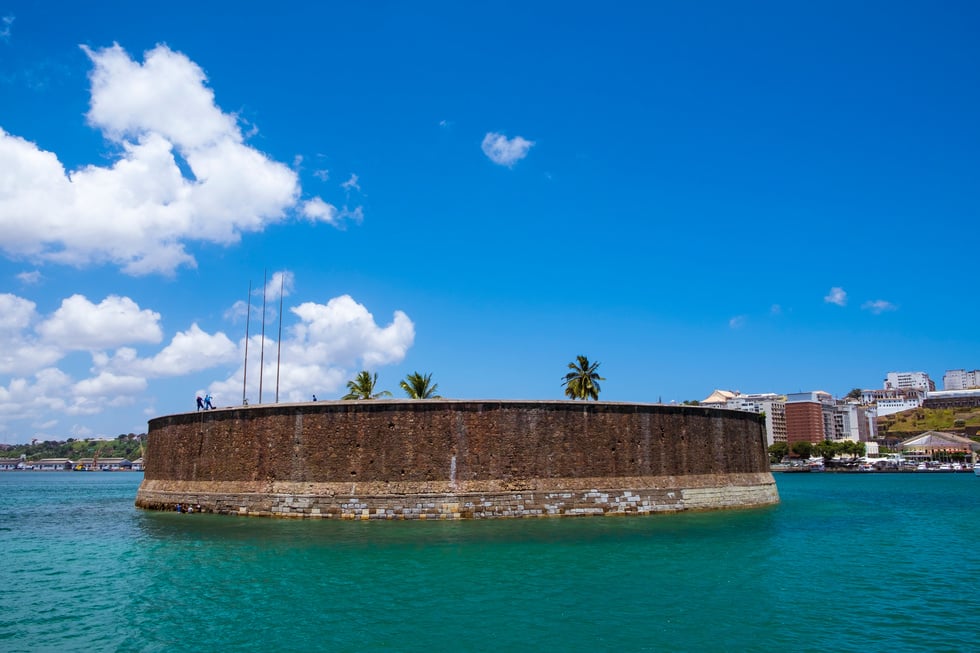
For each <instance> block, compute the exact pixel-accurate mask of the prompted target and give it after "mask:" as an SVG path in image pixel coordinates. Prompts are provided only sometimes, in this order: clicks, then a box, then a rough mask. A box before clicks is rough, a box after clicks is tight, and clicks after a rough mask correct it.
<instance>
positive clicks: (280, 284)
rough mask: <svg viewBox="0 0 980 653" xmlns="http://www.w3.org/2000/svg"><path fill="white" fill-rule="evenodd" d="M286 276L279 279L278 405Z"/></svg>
mask: <svg viewBox="0 0 980 653" xmlns="http://www.w3.org/2000/svg"><path fill="white" fill-rule="evenodd" d="M285 276H286V274H285V273H283V274H282V276H280V277H279V337H278V338H277V340H276V342H277V345H276V347H277V348H278V351H276V403H277V404H278V403H279V364H280V363H281V362H282V289H283V279H284V278H285Z"/></svg>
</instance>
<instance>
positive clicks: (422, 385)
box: [400, 372, 442, 399]
mask: <svg viewBox="0 0 980 653" xmlns="http://www.w3.org/2000/svg"><path fill="white" fill-rule="evenodd" d="M430 384H431V385H430ZM400 385H401V387H402V390H404V391H405V394H407V395H408V396H409V397H411V398H412V399H442V397H440V396H439V395H437V394H436V390H437V389H438V388H439V384H438V383H432V374H426V375H425V376H422V375H421V374H419V373H418V372H412V373H411V374H409V375H408V376H406V377H405V380H404V381H402V382H401V384H400Z"/></svg>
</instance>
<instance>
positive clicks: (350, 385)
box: [342, 370, 391, 400]
mask: <svg viewBox="0 0 980 653" xmlns="http://www.w3.org/2000/svg"><path fill="white" fill-rule="evenodd" d="M377 384H378V373H377V372H375V373H374V376H371V373H370V372H368V371H367V370H361V371H360V372H359V373H358V375H357V376H356V377H355V378H354V380H353V381H348V382H347V389H348V390H349V391H350V392H348V393H347V394H345V395H344V396H343V397H342V399H346V400H351V399H377V398H378V397H390V396H391V393H390V392H388V391H387V390H382V391H381V392H375V391H374V387H375V386H376V385H377Z"/></svg>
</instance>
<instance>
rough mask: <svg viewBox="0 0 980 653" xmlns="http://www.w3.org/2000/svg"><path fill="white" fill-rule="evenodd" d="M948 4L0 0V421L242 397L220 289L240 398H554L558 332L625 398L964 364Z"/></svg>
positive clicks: (975, 356)
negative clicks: (408, 392) (358, 381)
mask: <svg viewBox="0 0 980 653" xmlns="http://www.w3.org/2000/svg"><path fill="white" fill-rule="evenodd" d="M978 19H980V6H976V5H974V4H972V3H952V4H943V5H937V6H934V5H930V4H926V3H912V4H907V3H906V4H900V5H894V4H887V5H885V4H881V5H877V4H871V5H867V4H861V5H854V6H851V5H849V6H847V7H846V8H845V7H843V6H837V5H813V6H793V5H786V4H780V3H766V4H762V5H758V4H756V5H730V4H725V3H717V4H707V5H704V4H696V5H684V4H680V5H669V4H658V3H625V4H617V5H614V6H611V7H602V8H600V7H598V6H597V5H594V4H584V3H556V2H543V3H531V4H526V3H511V2H504V3H503V4H499V5H495V8H494V10H493V11H487V10H486V7H482V6H476V5H474V6H469V5H460V4H459V3H448V2H436V3H435V4H427V5H425V6H423V7H418V6H412V5H405V4H398V3H390V4H388V3H371V4H353V5H336V4H322V5H320V4H314V5H304V4H295V5H294V4H288V5H281V4H277V5H266V4H262V3H246V4H241V3H234V4H232V3H230V2H224V1H218V2H214V3H207V4H205V5H201V4H200V3H190V2H186V1H185V0H176V1H175V2H172V3H168V4H167V5H166V6H153V7H150V6H143V5H140V4H138V3H135V4H134V3H118V4H113V5H111V6H107V8H106V9H105V11H99V12H93V11H92V10H91V8H90V7H87V6H85V5H80V4H77V3H76V4H72V3H62V4H59V5H58V6H57V7H52V6H50V5H45V4H43V3H36V2H26V1H24V0H14V1H12V2H8V3H6V4H5V5H4V7H3V8H0V280H2V285H0V443H12V442H24V441H28V442H29V441H30V440H31V439H33V438H38V439H42V440H43V439H64V438H67V437H75V438H86V437H99V436H104V437H115V436H116V435H118V434H120V433H131V432H132V433H140V432H144V431H145V430H146V423H147V420H148V419H150V418H152V417H154V416H158V415H165V414H171V413H176V412H184V411H193V410H194V409H195V396H196V395H197V394H199V393H210V394H212V395H213V397H214V399H215V402H216V403H217V405H218V406H229V405H238V404H240V403H241V402H242V393H243V387H242V386H243V373H244V369H243V361H244V353H245V348H246V342H245V332H246V316H247V315H250V318H249V319H250V328H249V341H248V343H247V347H248V387H247V388H246V391H245V394H246V395H247V399H248V401H249V402H250V403H252V404H254V403H256V402H257V401H258V398H259V397H258V395H259V392H258V384H259V380H260V378H261V379H263V383H264V387H263V393H262V394H263V401H265V402H267V403H268V402H270V401H273V400H274V396H275V390H276V381H275V379H276V377H277V374H278V390H279V397H280V401H283V402H286V401H288V402H292V401H307V400H310V399H311V398H312V396H313V395H314V394H315V395H316V396H317V397H318V399H320V400H330V399H338V398H340V397H341V396H343V395H344V394H345V393H346V383H347V382H348V381H349V380H351V379H353V378H354V377H355V376H356V375H357V373H358V372H360V371H361V370H367V371H369V372H371V373H377V374H378V388H379V389H383V390H389V391H391V392H392V393H393V394H394V395H395V396H396V397H400V396H402V393H401V391H400V389H399V381H401V380H402V379H404V378H405V377H406V376H407V375H408V374H411V373H414V372H419V373H422V374H431V375H432V381H433V382H434V383H438V385H439V392H440V394H442V395H443V396H445V397H449V398H472V399H498V398H499V399H561V398H563V396H564V395H563V388H562V386H561V381H562V379H563V377H564V374H565V373H566V371H567V369H566V365H567V364H568V363H569V362H571V361H574V360H575V359H576V356H578V355H584V356H587V357H588V358H589V360H590V361H597V362H599V363H600V367H599V370H598V371H599V373H600V374H601V375H602V376H603V377H605V378H606V379H607V380H606V381H604V382H603V383H602V392H601V395H600V399H602V400H608V401H633V402H651V403H652V402H657V401H658V400H662V401H663V402H664V403H670V402H672V401H674V402H677V403H680V402H683V401H685V400H700V399H702V398H704V397H705V396H707V395H708V394H710V393H711V391H712V390H713V389H715V388H727V389H737V390H739V391H741V392H780V393H790V392H801V391H813V390H823V391H826V392H828V393H831V394H832V395H834V396H843V395H845V394H846V393H847V392H848V391H849V390H851V389H852V388H855V387H861V388H872V387H878V386H879V385H880V383H881V379H882V378H884V375H885V374H886V373H887V372H888V371H893V370H917V371H925V372H928V373H929V375H930V377H931V378H932V379H934V380H936V381H937V383H938V382H939V381H941V379H942V376H943V373H944V371H945V370H951V369H961V368H962V369H964V370H973V369H976V367H977V366H978V365H980V349H978V347H977V338H976V325H977V324H978V323H980V307H978V305H977V303H976V302H973V301H970V298H971V297H972V296H973V290H974V289H973V283H972V275H970V274H969V272H968V271H966V272H963V273H958V272H957V270H959V269H960V268H958V267H957V266H955V265H953V266H951V265H950V257H951V256H952V257H957V256H960V254H959V252H958V249H957V245H958V244H959V243H972V242H973V240H974V239H975V237H976V236H977V235H978V231H980V227H978V225H980V215H978V211H980V206H978V204H977V201H976V198H977V197H978V195H980V157H978V156H977V152H980V123H978V121H977V120H976V116H977V115H978V113H980V89H978V88H977V86H976V85H975V84H970V83H967V82H966V81H965V80H973V79H976V77H977V73H978V71H977V67H978V63H977V62H980V41H978V39H977V38H976V26H977V25H978V23H980V21H978ZM950 270H952V271H950ZM250 285H251V288H252V295H251V296H249V295H248V292H249V290H248V289H249V287H250ZM263 290H264V291H265V294H264V299H265V307H266V310H265V320H264V324H265V327H266V329H265V334H264V337H265V340H264V347H263V340H262V332H261V325H262V324H263V319H262V318H263V315H262V305H263ZM280 302H281V304H282V315H281V316H280V314H279V313H280V311H279V307H280ZM249 305H251V313H250V314H249V313H248V312H247V311H248V309H247V307H248V306H249ZM280 318H281V324H282V333H281V337H280V334H279V324H280ZM260 352H264V356H263V355H262V353H260ZM260 357H261V358H262V359H263V363H264V371H263V372H262V374H260V373H259V367H258V366H259V361H260ZM277 363H281V365H279V366H278V368H277Z"/></svg>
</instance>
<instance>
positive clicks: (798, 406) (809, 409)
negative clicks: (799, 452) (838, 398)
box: [786, 390, 834, 447]
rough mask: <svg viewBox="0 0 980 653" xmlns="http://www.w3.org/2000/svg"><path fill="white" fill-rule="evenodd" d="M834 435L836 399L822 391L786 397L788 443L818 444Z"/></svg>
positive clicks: (793, 394)
mask: <svg viewBox="0 0 980 653" xmlns="http://www.w3.org/2000/svg"><path fill="white" fill-rule="evenodd" d="M833 433H834V399H833V397H832V396H831V395H830V394H829V393H827V392H823V391H821V390H816V391H812V392H794V393H790V394H787V395H786V443H787V444H788V445H789V446H790V447H792V446H793V445H794V444H796V443H797V442H810V443H811V444H816V443H818V442H823V441H824V440H829V439H831V438H832V437H833Z"/></svg>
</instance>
